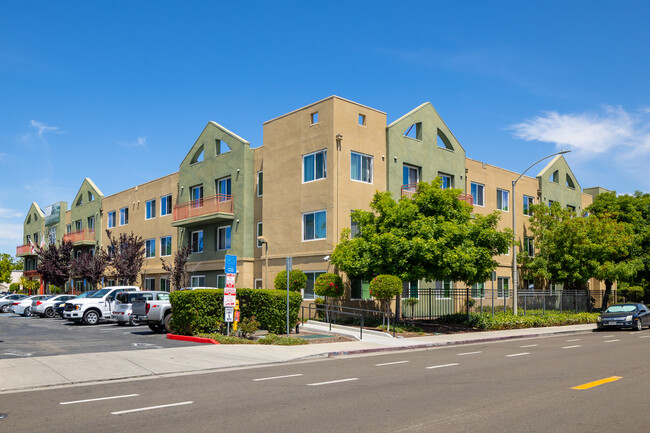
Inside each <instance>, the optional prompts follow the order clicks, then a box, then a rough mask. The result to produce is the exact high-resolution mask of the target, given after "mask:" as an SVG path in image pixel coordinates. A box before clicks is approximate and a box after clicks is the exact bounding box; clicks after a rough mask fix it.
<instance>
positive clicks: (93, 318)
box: [84, 310, 99, 325]
mask: <svg viewBox="0 0 650 433" xmlns="http://www.w3.org/2000/svg"><path fill="white" fill-rule="evenodd" d="M98 322H99V314H98V313H97V311H95V310H89V311H86V312H85V313H84V323H85V324H86V325H96V324H97V323H98Z"/></svg>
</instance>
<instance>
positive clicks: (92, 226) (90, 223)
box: [88, 216, 95, 231]
mask: <svg viewBox="0 0 650 433" xmlns="http://www.w3.org/2000/svg"><path fill="white" fill-rule="evenodd" d="M88 230H91V231H94V230H95V217H94V216H91V217H88Z"/></svg>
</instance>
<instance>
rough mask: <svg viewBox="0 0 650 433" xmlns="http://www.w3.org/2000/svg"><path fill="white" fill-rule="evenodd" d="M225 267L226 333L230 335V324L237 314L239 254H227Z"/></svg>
mask: <svg viewBox="0 0 650 433" xmlns="http://www.w3.org/2000/svg"><path fill="white" fill-rule="evenodd" d="M224 269H225V272H226V287H225V288H224V289H223V306H224V316H225V317H224V319H225V322H226V323H227V330H226V335H230V324H231V323H232V322H233V319H234V316H235V304H236V302H237V289H235V277H236V276H237V256H235V255H232V254H226V263H225V266H224Z"/></svg>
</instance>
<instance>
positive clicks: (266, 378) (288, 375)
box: [253, 374, 302, 382]
mask: <svg viewBox="0 0 650 433" xmlns="http://www.w3.org/2000/svg"><path fill="white" fill-rule="evenodd" d="M298 376H302V374H287V375H286V376H273V377H260V378H259V379H253V382H259V381H261V380H274V379H285V378H287V377H298Z"/></svg>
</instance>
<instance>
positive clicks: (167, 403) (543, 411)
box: [0, 330, 650, 432]
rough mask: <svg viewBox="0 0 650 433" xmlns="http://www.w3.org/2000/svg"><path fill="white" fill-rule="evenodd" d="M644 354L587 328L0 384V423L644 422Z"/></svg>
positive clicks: (526, 425) (115, 426)
mask: <svg viewBox="0 0 650 433" xmlns="http://www.w3.org/2000/svg"><path fill="white" fill-rule="evenodd" d="M649 355H650V331H647V330H646V331H642V332H629V331H613V332H608V333H600V332H590V333H581V334H572V335H562V336H553V337H545V338H535V339H518V340H510V341H505V342H497V343H487V344H485V343H484V344H472V345H463V346H453V347H444V348H437V349H429V350H411V351H402V352H389V353H384V354H374V355H364V356H350V357H339V358H331V359H325V360H315V361H304V362H294V363H289V364H282V365H274V366H266V367H256V368H245V369H231V370H224V371H220V372H217V373H205V374H193V375H178V376H174V377H164V378H155V379H150V380H130V381H119V382H104V383H100V384H91V385H86V386H76V387H61V388H57V389H48V390H40V391H32V392H16V393H6V394H2V395H0V412H2V413H6V414H7V417H6V418H5V419H0V431H3V432H4V431H6V432H69V431H84V432H95V431H97V432H99V431H107V430H130V431H138V430H141V431H148V432H153V431H161V432H172V431H173V432H179V431H182V432H186V431H187V432H190V431H191V432H208V431H209V432H214V431H217V432H220V431H224V432H225V431H241V432H289V431H290V432H294V431H295V432H302V431H305V432H330V431H360V432H361V431H373V432H399V431H409V432H431V431H444V432H465V431H485V432H504V431H506V432H525V431H530V432H553V431H562V432H586V431H604V430H606V429H614V428H615V429H617V430H625V429H630V430H632V429H634V430H637V431H639V430H640V431H645V430H646V428H645V424H646V423H647V422H646V420H645V419H646V418H647V413H646V411H647V408H648V407H650V393H649V392H648V391H647V386H646V385H645V384H646V383H648V380H650V369H649V367H648V356H649ZM603 379H607V381H605V382H604V383H593V382H595V381H601V380H603ZM586 384H588V385H586ZM580 385H585V387H584V388H585V389H572V388H574V387H577V386H580Z"/></svg>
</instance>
